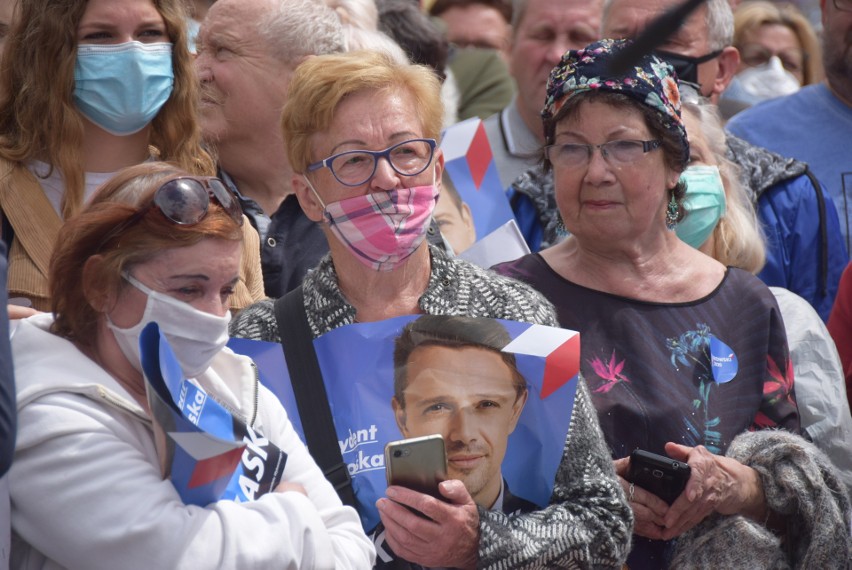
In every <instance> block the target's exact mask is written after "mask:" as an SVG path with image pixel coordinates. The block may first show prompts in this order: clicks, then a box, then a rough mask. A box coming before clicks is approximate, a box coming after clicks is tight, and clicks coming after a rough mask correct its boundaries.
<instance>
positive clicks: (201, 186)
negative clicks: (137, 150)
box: [98, 176, 243, 251]
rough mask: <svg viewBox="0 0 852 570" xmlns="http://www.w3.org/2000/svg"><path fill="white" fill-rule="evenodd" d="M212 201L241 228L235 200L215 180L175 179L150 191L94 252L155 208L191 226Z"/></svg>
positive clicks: (180, 222) (167, 217) (168, 216)
mask: <svg viewBox="0 0 852 570" xmlns="http://www.w3.org/2000/svg"><path fill="white" fill-rule="evenodd" d="M211 198H212V199H213V200H215V201H216V203H217V204H219V205H220V206H221V207H222V209H223V210H225V213H227V214H228V215H229V216H230V217H231V219H232V220H234V221H235V222H236V223H237V224H239V225H240V226H242V225H243V212H242V208H240V203H239V201H238V200H237V197H236V196H235V195H234V193H233V192H231V190H229V189H228V187H227V186H225V184H224V183H223V182H222V181H221V180H219V179H218V178H214V177H212V176H203V177H202V176H198V177H196V176H179V177H177V178H172V179H171V180H169V181H167V182H165V183H164V184H163V185H162V186H160V187H159V188H157V191H156V192H154V198H153V200H151V202H150V203H149V204H148V205H147V206H144V207H142V208H141V209H140V210H139V211H137V212H136V213H135V214H133V215H132V216H130V217H129V218H127V220H125V221H124V222H122V223H120V224H118V225H117V226H115V228H113V230H112V231H111V232H109V233H108V234H107V235H106V237H104V239H103V240H102V241H101V244H100V246H99V247H98V251H100V249H101V248H103V246H104V245H105V244H106V243H107V242H109V241H110V240H111V239H113V238H114V237H115V236H117V235H119V234H121V233H123V232H125V231H127V230H128V229H129V228H130V227H132V226H134V225H135V224H137V223H139V221H140V220H141V219H142V218H144V217H145V215H146V214H147V213H148V212H149V211H150V210H151V209H152V208H154V207H155V206H156V207H157V208H158V209H159V210H160V213H162V214H163V216H165V217H166V219H167V220H169V221H170V222H172V223H175V224H177V225H180V226H191V225H194V224H197V223H199V222H200V221H201V220H203V219H204V217H205V216H207V212H208V210H209V209H210V199H211Z"/></svg>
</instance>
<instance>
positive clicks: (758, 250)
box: [683, 100, 766, 274]
mask: <svg viewBox="0 0 852 570" xmlns="http://www.w3.org/2000/svg"><path fill="white" fill-rule="evenodd" d="M683 109H684V110H685V111H686V112H688V113H690V114H692V116H693V117H695V118H697V119H698V122H699V124H700V125H701V134H702V135H703V136H704V139H705V140H706V141H707V145H708V146H709V147H710V150H711V151H712V152H713V157H714V158H715V159H716V162H717V164H718V166H719V173H720V174H721V176H722V184H723V185H724V187H725V200H726V211H725V215H724V216H723V217H722V218H721V219H720V220H719V223H718V224H717V225H716V229H714V230H713V238H714V241H715V247H714V251H713V257H714V258H715V259H716V260H717V261H718V262H720V263H722V264H723V265H726V266H727V265H730V266H732V267H739V268H740V269H744V270H745V271H749V272H750V273H755V274H756V273H758V272H759V271H760V270H761V269H763V265H764V264H765V263H766V246H765V238H764V236H763V232H762V231H761V229H760V224H759V223H758V221H757V215H756V213H755V210H754V207H753V206H752V204H751V202H750V201H749V199H748V196H747V194H746V190H745V188H744V187H743V186H742V184H741V183H740V181H739V176H738V174H739V167H738V166H737V165H736V164H734V163H733V162H731V161H730V160H729V159H728V158H727V157H726V156H725V149H726V148H727V145H726V142H725V141H726V138H725V131H724V130H723V129H722V121H721V119H720V117H719V113H718V111H717V110H716V107H715V106H714V105H712V104H711V103H710V102H709V101H707V100H702V101H701V102H700V103H695V102H687V101H684V102H683Z"/></svg>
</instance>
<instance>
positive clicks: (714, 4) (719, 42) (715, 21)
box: [519, 0, 734, 51]
mask: <svg viewBox="0 0 852 570" xmlns="http://www.w3.org/2000/svg"><path fill="white" fill-rule="evenodd" d="M519 1H520V2H525V1H526V0H519ZM615 2H617V0H604V11H603V21H604V22H605V21H606V20H607V18H608V17H609V9H610V8H611V7H612V5H613V4H615ZM706 6H707V20H706V22H707V43H708V44H709V48H710V51H716V50H720V49H722V48H726V47H728V46H730V45H733V43H734V12H733V10H731V5H730V4H729V3H728V0H707V3H706ZM702 21H703V20H702ZM604 27H605V26H604Z"/></svg>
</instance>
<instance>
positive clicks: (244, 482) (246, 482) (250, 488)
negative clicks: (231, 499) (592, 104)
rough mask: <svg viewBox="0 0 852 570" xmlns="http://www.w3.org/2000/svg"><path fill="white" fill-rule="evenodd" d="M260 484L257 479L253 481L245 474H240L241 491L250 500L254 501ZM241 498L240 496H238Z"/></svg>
mask: <svg viewBox="0 0 852 570" xmlns="http://www.w3.org/2000/svg"><path fill="white" fill-rule="evenodd" d="M259 487H260V485H259V484H258V483H257V481H252V480H251V479H249V478H248V477H246V476H245V475H240V491H242V492H243V495H245V497H246V498H247V499H248V500H249V501H253V500H254V496H255V495H256V494H257V490H258V488H259ZM237 499H239V497H237Z"/></svg>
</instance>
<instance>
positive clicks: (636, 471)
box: [627, 449, 692, 505]
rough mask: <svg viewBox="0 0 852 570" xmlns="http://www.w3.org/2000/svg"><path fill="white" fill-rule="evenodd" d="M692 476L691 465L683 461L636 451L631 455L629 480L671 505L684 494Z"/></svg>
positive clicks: (639, 450) (628, 472)
mask: <svg viewBox="0 0 852 570" xmlns="http://www.w3.org/2000/svg"><path fill="white" fill-rule="evenodd" d="M691 474H692V470H691V469H690V467H689V465H687V464H686V463H684V462H682V461H678V460H676V459H672V458H670V457H666V456H665V455H657V454H656V453H651V452H650V451H644V450H641V449H635V450H634V451H633V453H631V454H630V467H629V468H628V471H627V480H628V481H629V482H631V483H633V484H635V485H638V486H639V487H642V488H643V489H645V490H646V491H648V492H650V493H653V494H655V495H656V496H658V497H659V498H661V499H662V500H664V501H665V502H666V503H668V504H669V505H671V504H672V503H674V502H675V499H677V498H678V497H679V496H680V494H681V493H683V489H684V488H685V487H686V483H687V481H689V477H690V475H691Z"/></svg>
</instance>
